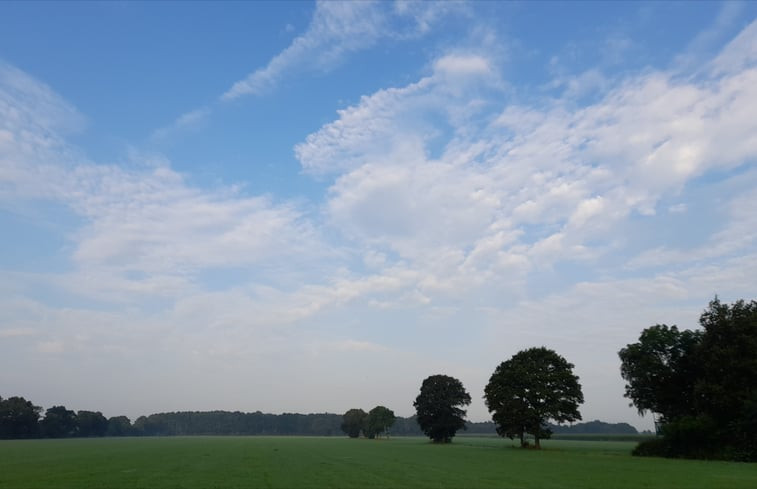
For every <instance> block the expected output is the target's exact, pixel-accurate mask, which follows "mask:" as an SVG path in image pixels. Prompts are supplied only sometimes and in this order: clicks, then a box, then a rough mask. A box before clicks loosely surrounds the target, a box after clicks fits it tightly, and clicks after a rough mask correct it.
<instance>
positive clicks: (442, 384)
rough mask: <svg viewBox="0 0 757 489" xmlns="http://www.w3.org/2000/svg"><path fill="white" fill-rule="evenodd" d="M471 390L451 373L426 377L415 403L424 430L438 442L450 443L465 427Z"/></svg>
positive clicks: (418, 418) (419, 422) (419, 421)
mask: <svg viewBox="0 0 757 489" xmlns="http://www.w3.org/2000/svg"><path fill="white" fill-rule="evenodd" d="M470 402H471V398H470V394H468V393H467V392H466V391H465V388H464V387H463V384H462V382H460V381H459V380H457V379H456V378H454V377H450V376H447V375H432V376H431V377H428V378H427V379H425V380H424V381H423V384H422V385H421V392H420V394H418V397H416V398H415V402H414V403H413V406H415V410H416V412H417V420H418V424H419V425H420V427H421V430H423V432H424V433H425V434H426V435H428V436H429V438H431V439H432V440H433V441H434V442H436V443H449V442H450V441H452V438H453V437H454V436H455V433H457V430H460V429H465V410H464V409H461V406H467V405H468V404H470Z"/></svg>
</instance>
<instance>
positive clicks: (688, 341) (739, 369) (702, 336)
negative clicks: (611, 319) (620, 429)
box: [619, 298, 757, 461]
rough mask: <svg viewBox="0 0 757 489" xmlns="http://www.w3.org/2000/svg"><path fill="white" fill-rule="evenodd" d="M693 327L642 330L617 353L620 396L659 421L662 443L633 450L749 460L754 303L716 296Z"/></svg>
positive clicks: (756, 379) (755, 405) (756, 359)
mask: <svg viewBox="0 0 757 489" xmlns="http://www.w3.org/2000/svg"><path fill="white" fill-rule="evenodd" d="M700 324H701V325H702V327H703V331H699V332H691V331H683V332H679V331H678V330H677V328H675V327H670V328H668V327H667V326H654V327H652V328H648V329H646V330H644V332H642V334H641V337H640V338H639V342H638V343H634V344H632V345H628V346H627V347H626V348H624V349H622V350H621V351H620V352H619V354H620V358H621V361H622V367H621V374H622V375H623V378H625V379H626V381H627V382H628V385H627V387H626V396H627V397H629V398H631V400H632V401H633V403H634V405H636V407H637V408H639V410H640V411H645V410H650V411H653V412H656V413H659V414H660V415H661V416H662V421H663V429H662V434H663V437H664V440H663V441H662V442H660V443H656V444H647V446H645V447H640V449H639V450H638V452H639V454H649V453H652V452H654V454H658V455H659V454H664V455H665V456H669V457H688V458H725V459H731V460H748V461H757V302H755V301H752V302H749V303H746V302H744V301H738V302H736V303H734V304H732V305H730V306H729V305H727V304H722V303H721V302H720V301H719V300H718V299H717V298H716V299H715V300H713V301H712V302H710V305H709V308H708V309H707V310H706V311H705V312H704V313H703V314H702V316H701V318H700ZM647 370H648V371H649V373H645V371H647ZM650 447H652V448H650Z"/></svg>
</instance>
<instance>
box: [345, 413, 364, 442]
mask: <svg viewBox="0 0 757 489" xmlns="http://www.w3.org/2000/svg"><path fill="white" fill-rule="evenodd" d="M366 416H368V414H366V412H365V411H363V410H362V409H350V410H349V411H347V412H346V413H344V416H342V431H344V432H345V433H347V436H349V437H350V438H357V437H359V436H360V430H362V429H363V426H364V425H365V418H366Z"/></svg>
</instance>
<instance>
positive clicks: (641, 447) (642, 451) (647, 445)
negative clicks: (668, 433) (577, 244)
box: [631, 438, 669, 457]
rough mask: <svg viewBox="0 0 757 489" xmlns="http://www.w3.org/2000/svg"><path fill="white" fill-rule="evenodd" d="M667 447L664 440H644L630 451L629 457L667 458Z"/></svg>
mask: <svg viewBox="0 0 757 489" xmlns="http://www.w3.org/2000/svg"><path fill="white" fill-rule="evenodd" d="M668 452H669V447H668V443H667V442H666V441H665V439H664V438H653V439H651V440H645V441H643V442H641V443H639V444H638V445H636V448H634V449H633V451H631V455H636V456H638V457H668V456H669V455H668Z"/></svg>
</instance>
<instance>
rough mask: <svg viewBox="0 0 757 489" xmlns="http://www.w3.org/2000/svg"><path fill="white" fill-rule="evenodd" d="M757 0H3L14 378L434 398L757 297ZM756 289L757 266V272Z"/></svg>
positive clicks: (4, 372) (360, 402)
mask: <svg viewBox="0 0 757 489" xmlns="http://www.w3.org/2000/svg"><path fill="white" fill-rule="evenodd" d="M756 17H757V6H756V5H755V4H754V3H707V2H687V3H659V2H650V3H639V2H629V3H621V2H612V3H606V4H603V3H597V2H587V3H549V2H536V3H532V2H524V3H516V2H482V3H451V2H444V3H431V2H423V3H407V2H397V3H392V2H382V3H370V2H351V3H338V2H328V3H305V2H303V3H297V2H271V3H262V2H239V3H201V2H190V3H178V2H165V3H153V2H137V3H129V2H124V3H115V2H107V3H106V2H103V3H94V2H84V3H63V2H52V3H39V2H34V3H26V2H17V3H13V2H5V3H2V4H0V225H2V229H3V239H2V240H0V270H2V273H1V274H0V292H2V293H0V386H2V392H0V394H2V395H4V396H7V395H23V396H26V397H27V398H30V399H32V400H34V401H35V402H36V403H38V404H42V405H44V406H47V407H49V406H50V405H53V404H61V403H62V404H65V405H66V406H68V407H69V408H74V409H96V410H101V411H103V412H104V413H105V414H107V415H109V416H111V415H119V414H127V415H129V416H131V417H135V416H137V415H140V414H146V413H150V412H156V411H163V410H204V409H229V410H243V411H254V410H258V409H259V410H262V411H270V412H283V411H290V412H291V411H299V412H306V411H312V412H321V411H331V412H344V411H346V410H347V409H350V408H352V407H362V408H364V409H369V408H371V407H373V406H374V405H377V404H384V405H387V406H388V407H390V408H392V409H394V410H395V411H396V412H397V413H398V414H401V415H410V414H412V400H413V399H414V397H415V396H416V395H417V391H418V389H419V386H420V383H421V381H422V379H423V378H425V377H426V376H428V375H432V374H436V373H445V374H448V375H453V376H455V377H458V378H460V379H461V380H462V381H463V383H464V384H465V385H466V387H467V388H468V389H469V391H470V392H471V395H472V397H473V399H474V402H473V404H472V405H471V407H470V410H469V414H470V417H471V418H472V419H474V420H484V419H487V418H488V414H487V412H486V408H485V406H484V404H483V401H482V400H481V397H482V395H483V386H484V385H485V384H486V382H487V380H488V378H489V376H490V375H491V372H492V371H493V370H494V368H495V367H496V365H497V364H498V363H499V362H501V361H503V360H505V359H507V358H509V357H510V356H511V355H512V354H514V353H516V352H517V351H518V350H520V349H523V348H527V347H530V346H538V345H545V346H548V347H551V348H554V349H556V350H557V351H558V352H559V353H561V354H563V355H564V356H565V357H566V358H568V360H569V361H571V362H572V363H574V364H575V365H576V372H577V373H578V375H579V376H580V377H581V382H582V384H583V386H584V394H585V397H586V403H585V405H584V406H583V408H582V412H583V415H584V419H587V420H590V419H595V418H600V419H603V420H607V421H627V422H631V423H633V424H635V425H637V426H639V427H649V426H650V425H651V420H650V419H649V418H639V417H638V416H637V414H636V412H635V410H634V409H632V408H629V407H628V402H627V400H626V399H624V398H623V397H622V394H623V382H622V379H621V378H620V375H619V364H618V359H617V351H618V350H619V349H620V348H622V347H623V346H625V345H626V344H627V343H629V342H632V341H635V340H636V338H637V337H638V335H639V332H640V331H641V330H642V329H643V328H645V327H647V326H649V325H652V324H655V323H663V322H664V323H668V324H678V325H679V326H682V327H695V326H696V325H697V319H698V315H699V314H700V313H701V311H702V310H703V309H704V307H705V306H706V304H707V302H708V301H709V300H710V299H712V298H713V297H714V295H715V294H718V295H719V297H721V299H723V300H725V301H732V300H736V299H739V298H746V299H751V298H754V296H753V294H754V290H755V285H756V284H755V278H754V277H756V276H757V273H755V272H757V218H755V216H757V212H756V211H757V195H755V193H754V191H753V189H754V188H755V184H757V164H756V163H755V162H756V157H757V138H755V134H757V118H755V117H754V114H755V112H756V110H757V105H756V104H757V102H756V101H757V23H755V18H756ZM750 294H751V295H750Z"/></svg>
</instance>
